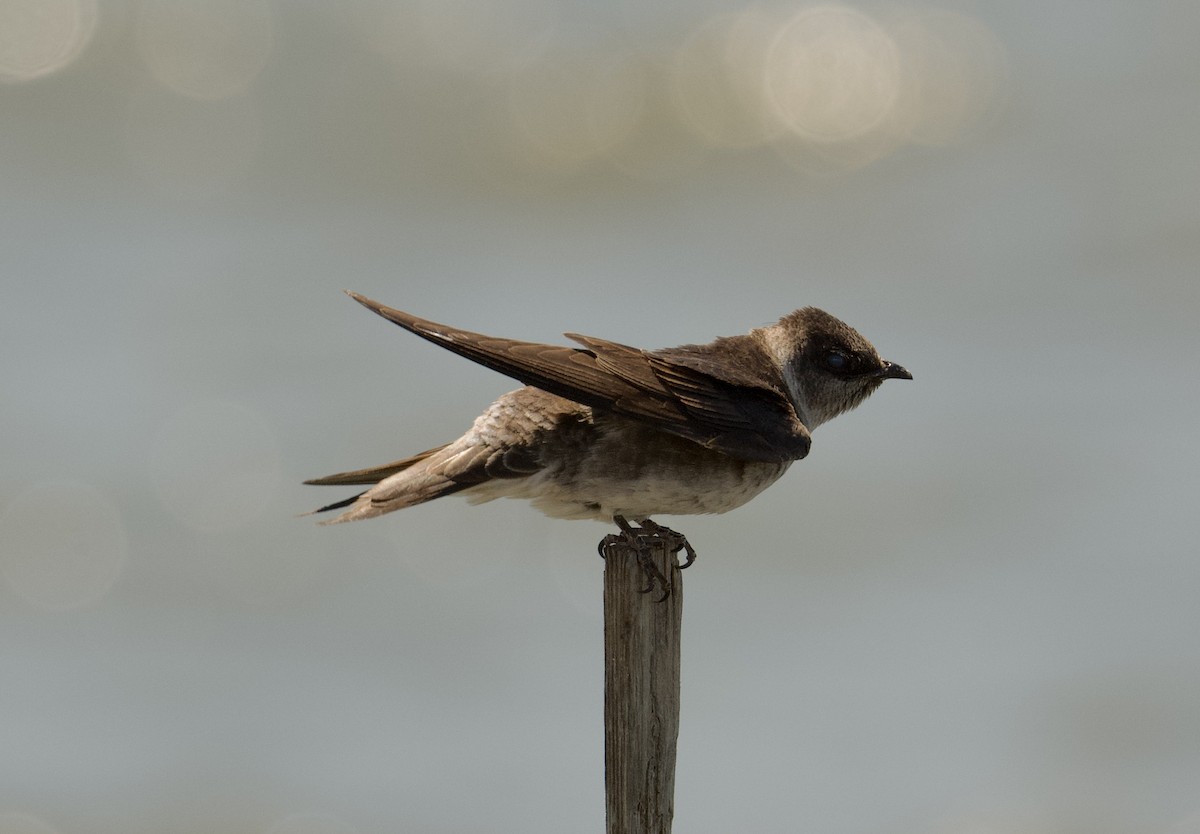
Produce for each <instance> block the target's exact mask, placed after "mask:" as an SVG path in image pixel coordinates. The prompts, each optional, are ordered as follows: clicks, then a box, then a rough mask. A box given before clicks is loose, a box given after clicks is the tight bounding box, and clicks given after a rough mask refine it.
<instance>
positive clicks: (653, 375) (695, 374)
mask: <svg viewBox="0 0 1200 834" xmlns="http://www.w3.org/2000/svg"><path fill="white" fill-rule="evenodd" d="M347 294H348V295H350V297H351V298H353V299H354V300H355V301H357V302H359V303H360V304H362V305H363V306H364V307H366V308H367V309H369V310H372V311H373V312H375V313H378V314H379V315H381V316H383V317H384V318H386V319H387V320H388V321H391V322H393V323H395V324H398V325H400V326H401V327H403V328H404V329H406V330H408V331H410V332H412V333H415V334H416V335H418V336H420V337H422V338H423V339H427V340H429V341H431V342H433V343H434V344H437V345H440V346H442V347H444V348H446V349H447V350H451V351H453V352H455V353H458V354H460V355H462V356H465V357H467V358H468V359H471V360H473V361H475V362H478V363H479V364H481V365H484V366H486V367H488V368H491V369H493V370H495V371H499V372H500V373H502V374H505V375H506V376H511V377H513V378H515V379H518V380H520V381H521V382H523V383H525V384H526V385H532V386H534V387H536V388H540V389H542V390H543V391H548V392H550V393H552V394H557V395H558V396H560V397H565V398H566V399H569V400H572V401H574V402H578V403H582V404H584V405H588V406H592V407H593V408H598V409H608V410H611V411H613V412H615V413H617V414H621V415H623V416H627V417H630V418H633V419H637V420H641V421H643V422H645V423H648V424H650V425H653V426H655V427H656V428H658V429H660V430H661V431H666V432H669V433H671V434H675V435H678V436H680V437H686V438H688V439H689V440H693V441H695V442H697V443H699V444H701V445H703V446H706V447H708V448H712V449H717V450H719V451H722V452H725V453H726V454H729V455H732V456H734V457H737V458H742V459H746V460H761V461H784V460H796V459H799V458H802V457H804V456H805V455H806V454H807V453H808V446H809V443H810V438H809V435H808V431H807V430H806V429H805V427H804V425H803V424H802V423H801V422H800V420H799V419H798V418H797V416H796V412H795V410H794V409H793V407H792V405H791V403H790V402H789V401H788V399H787V397H786V396H785V395H784V394H783V393H782V392H781V391H779V390H777V389H775V388H772V387H770V386H765V387H760V386H755V385H746V384H742V383H741V382H740V381H739V382H731V381H726V380H723V379H721V378H720V377H719V376H717V375H716V373H715V368H716V365H715V363H711V362H709V363H707V365H708V367H707V369H705V370H701V369H698V368H697V367H691V363H688V362H686V361H680V360H681V359H683V358H684V357H683V356H682V355H679V354H680V351H681V349H678V348H676V349H673V350H671V351H662V352H659V353H654V352H649V351H643V350H639V349H637V348H633V347H629V346H627V345H621V344H618V343H616V342H608V341H605V340H603V339H596V338H592V337H587V336H579V335H576V334H567V335H568V336H569V337H570V338H572V339H574V340H575V341H577V342H579V343H580V344H583V345H584V346H585V347H586V348H587V349H586V350H582V349H579V348H570V347H562V346H557V345H546V344H539V343H537V342H523V341H518V340H515V339H502V338H496V337H491V336H484V335H482V334H479V333H472V332H471V331H469V330H460V329H458V328H454V327H448V326H446V325H443V324H438V323H437V322H432V321H428V320H426V319H422V318H418V317H416V316H412V315H409V314H408V313H405V312H402V311H400V310H395V309H393V308H391V307H386V306H384V305H383V304H380V303H379V302H377V301H372V300H371V299H369V298H365V297H364V296H361V295H358V294H356V293H352V292H348V293H347ZM700 367H704V365H701V366H700Z"/></svg>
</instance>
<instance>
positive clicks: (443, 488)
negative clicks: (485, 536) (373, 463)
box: [305, 440, 489, 524]
mask: <svg viewBox="0 0 1200 834" xmlns="http://www.w3.org/2000/svg"><path fill="white" fill-rule="evenodd" d="M447 447H451V444H446V445H445V446H439V447H437V448H436V449H429V450H428V451H425V452H421V453H420V454H419V455H413V456H412V457H410V458H405V459H404V460H398V461H395V462H393V463H388V464H384V465H383V466H377V467H374V468H371V469H360V470H357V471H354V472H342V473H340V474H337V475H329V476H326V477H324V478H317V479H315V480H312V481H305V483H308V484H319V485H326V484H332V485H349V484H372V486H371V488H370V489H367V490H365V491H363V492H360V493H358V494H357V495H355V496H352V497H350V498H346V499H344V500H342V501H338V502H336V503H333V504H328V505H326V506H324V507H321V508H320V509H318V510H314V511H313V512H316V513H320V512H325V511H327V510H341V509H344V510H345V512H343V513H342V514H341V515H339V516H337V517H336V518H331V519H329V520H328V521H323V522H321V523H322V524H338V523H340V522H344V521H358V520H359V519H364V518H373V517H375V516H378V515H383V514H384V513H390V512H392V511H394V510H399V509H403V508H405V507H411V506H414V505H416V504H423V503H425V502H426V501H432V500H433V499H435V498H441V497H442V496H443V495H451V494H453V493H455V492H459V491H460V490H464V489H467V488H469V487H472V486H476V485H478V484H479V483H481V482H482V481H485V480H488V479H489V476H488V475H487V473H486V471H485V468H484V464H485V461H486V458H487V455H488V449H487V448H486V447H483V446H476V445H472V444H469V443H463V441H461V440H459V441H456V443H455V444H453V446H452V447H451V448H447Z"/></svg>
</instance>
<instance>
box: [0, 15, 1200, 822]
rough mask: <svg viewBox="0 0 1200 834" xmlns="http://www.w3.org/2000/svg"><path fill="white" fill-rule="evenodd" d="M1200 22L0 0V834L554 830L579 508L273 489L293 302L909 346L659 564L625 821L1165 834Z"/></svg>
mask: <svg viewBox="0 0 1200 834" xmlns="http://www.w3.org/2000/svg"><path fill="white" fill-rule="evenodd" d="M1198 37H1200V5H1198V4H1196V3H1194V2H1190V0H1147V2H1140V3H1127V2H1112V1H1106V0H1090V2H1060V3H1044V2H1040V0H1005V2H1001V1H1000V0H976V1H975V2H956V0H945V2H935V3H932V4H925V3H915V2H907V0H899V1H898V2H889V3H869V2H862V3H854V4H837V3H831V4H819V5H818V4H811V3H807V2H803V0H784V2H779V3H771V4H755V3H750V2H741V1H740V0H739V1H738V2H734V1H733V0H701V2H696V1H695V0H692V1H691V2H681V0H663V1H661V2H657V3H639V2H633V0H394V1H393V2H386V3H385V2H375V0H349V2H342V3H337V4H333V3H317V2H307V3H305V2H288V3H284V2H268V0H236V2H235V0H142V2H136V0H125V2H121V0H0V286H2V295H0V362H2V367H3V373H2V374H0V450H2V452H0V460H2V461H3V469H2V470H0V578H2V581H0V834H76V833H77V832H78V834H83V832H89V834H97V833H99V832H121V833H122V834H136V833H137V832H146V834H150V832H154V833H155V834H161V833H162V832H225V831H230V832H232V831H238V832H272V833H273V834H352V833H353V832H361V833H362V834H365V833H366V832H375V831H414V832H431V834H438V833H439V832H446V833H448V832H523V834H536V833H538V832H546V834H560V833H561V832H576V831H580V832H589V831H590V832H600V831H602V830H603V824H604V823H603V781H602V780H603V773H602V766H603V765H602V763H603V759H602V744H603V741H602V725H601V698H602V654H601V645H602V639H601V638H602V635H601V621H600V591H601V570H602V563H601V561H600V560H599V559H598V558H597V557H596V555H595V545H596V542H597V541H598V540H599V538H600V537H601V536H602V535H603V534H604V533H606V532H607V530H606V529H605V528H604V527H603V526H601V525H598V524H594V523H584V522H574V523H567V522H561V521H551V520H547V519H544V518H542V517H541V516H540V515H539V514H537V513H536V512H534V511H533V510H531V509H530V508H529V507H527V506H525V505H521V504H516V503H510V502H498V503H495V504H491V505H486V506H481V507H469V506H468V505H467V504H466V503H465V502H462V501H458V500H453V499H448V500H446V501H443V502H437V503H435V504H431V505H427V506H422V507H418V508H414V509H411V510H407V511H405V512H403V513H402V514H397V515H391V516H388V517H386V518H383V519H378V520H374V521H370V522H366V523H363V524H356V525H349V526H338V527H333V528H320V527H317V526H315V524H314V523H313V521H314V520H313V519H311V518H297V517H296V516H297V514H298V513H300V512H303V511H305V510H309V509H312V508H313V507H316V506H318V505H319V504H322V503H326V502H329V501H333V500H337V499H339V498H342V497H345V495H347V494H349V491H345V490H342V491H339V490H332V489H318V488H314V487H305V486H302V485H301V484H300V481H301V480H303V479H304V478H309V477H315V476H318V475H324V474H328V473H330V472H334V471H341V470H344V469H350V468H358V467H362V466H367V465H371V464H378V463H382V462H384V461H388V460H393V459H395V458H399V457H402V456H405V455H407V454H410V453H413V452H416V451H419V450H422V449H425V448H428V447H430V446H433V445H436V444H438V443H441V442H444V441H446V440H449V439H451V438H453V437H454V436H457V434H459V433H460V432H461V431H462V430H463V429H465V428H466V427H467V426H468V425H469V424H470V422H471V421H472V420H473V419H474V417H475V416H476V415H477V414H478V413H479V411H480V410H481V409H482V408H483V407H484V406H485V405H486V404H487V403H489V402H490V401H491V399H493V398H494V397H495V396H497V395H499V394H500V393H502V392H503V391H505V390H508V389H510V388H512V387H514V384H513V383H512V382H511V381H510V380H507V379H505V378H503V377H500V376H499V375H497V374H494V373H491V372H489V371H487V370H486V369H483V368H481V367H479V366H476V365H473V364H472V363H470V362H468V361H466V360H463V359H461V358H459V357H455V356H453V355H451V354H449V353H446V352H444V351H440V350H438V349H437V348H435V347H433V346H431V345H428V344H426V343H424V342H421V341H420V340H418V339H416V338H414V337H412V336H411V335H408V334H406V333H404V332H403V331H401V330H399V329H398V328H395V327H393V326H391V325H389V324H388V323H386V322H385V321H383V320H381V319H379V318H377V317H375V316H372V315H371V314H370V313H368V312H367V311H365V310H363V309H362V308H360V307H359V306H358V305H356V304H354V303H353V302H352V301H351V300H349V299H347V298H346V297H345V296H343V295H342V294H341V290H342V289H343V288H350V289H354V290H357V291H359V292H363V293H365V294H367V295H370V296H371V297H374V298H377V299H379V300H381V301H383V302H384V303H386V304H389V305H392V306H396V307H400V308H402V309H406V310H411V311H413V312H415V313H418V314H420V315H422V316H426V317H429V318H432V319H435V320H439V321H445V322H448V323H452V324H455V325H458V326H461V327H466V328H470V329H474V330H479V331H482V332H486V333H494V334H497V335H504V336H512V337H518V338H525V339H533V340H540V341H556V340H559V339H560V338H561V337H560V336H559V334H560V333H561V332H562V331H565V330H572V331H578V332H582V333H588V334H594V335H598V336H603V337H606V338H609V339H614V340H617V341H621V342H626V343H632V344H636V345H643V346H647V347H656V346H664V345H674V344H679V343H683V342H702V341H707V340H709V339H711V338H712V337H714V336H716V335H721V334H726V335H728V334H735V333H741V332H745V331H746V330H748V329H749V328H751V327H754V326H758V325H762V324H765V323H768V322H771V321H773V320H775V319H776V318H778V317H779V316H781V315H783V314H785V313H787V312H789V311H791V310H793V309H795V308H796V307H799V306H803V305H808V304H812V305H817V306H821V307H824V308H826V309H828V310H829V311H831V312H832V313H834V314H835V315H837V316H839V317H841V318H843V319H845V320H847V321H848V322H850V323H851V324H853V325H854V326H855V327H857V328H858V329H860V330H861V331H862V332H863V333H864V334H865V335H866V336H867V337H868V338H869V339H871V340H872V341H873V342H874V343H875V345H876V346H877V347H878V348H879V350H880V352H881V353H882V354H883V355H884V356H886V357H887V358H889V359H892V360H894V361H897V362H900V363H902V364H904V365H905V366H907V367H908V368H909V369H910V370H912V372H913V374H914V376H915V377H916V379H915V381H913V382H911V383H898V382H894V383H889V384H887V385H885V386H884V387H883V388H882V389H881V390H880V391H879V392H878V393H877V394H875V396H874V397H873V398H872V399H871V400H870V401H869V402H868V403H867V404H865V405H864V406H863V407H862V408H860V409H859V410H858V411H856V412H855V413H853V414H851V415H848V416H845V417H842V418H840V419H839V420H837V421H835V422H834V423H832V424H830V425H828V426H825V427H822V428H821V429H820V431H818V432H817V434H816V438H815V444H814V447H813V452H812V454H811V455H810V457H809V458H808V459H807V460H805V461H804V462H803V463H801V464H799V465H797V466H795V467H794V468H793V469H792V470H791V471H790V472H789V473H788V475H787V476H786V477H785V478H784V479H783V480H782V481H781V482H780V483H779V484H777V485H776V486H775V487H773V488H772V489H771V490H770V491H768V492H767V493H766V494H764V495H763V496H761V497H760V498H758V499H757V500H756V501H755V502H753V503H752V504H750V505H749V506H747V507H744V508H742V509H740V510H738V511H736V512H734V513H732V514H730V515H727V516H721V517H701V518H674V519H671V518H664V519H660V520H663V521H666V522H668V523H672V524H674V525H675V526H677V527H679V528H680V529H682V530H684V531H686V532H687V534H688V536H689V537H690V538H691V541H692V542H693V543H694V544H695V545H696V547H697V549H698V550H699V553H700V561H699V563H698V564H697V565H696V567H695V568H693V569H692V570H690V571H689V572H688V573H687V575H686V577H685V578H686V608H685V610H686V615H685V618H684V649H683V714H682V731H681V737H680V741H679V764H678V772H677V785H678V787H677V796H676V808H677V811H676V830H678V831H687V832H699V833H700V834H704V833H705V832H710V833H711V834H722V833H723V832H743V831H745V832H756V833H758V832H763V833H765V834H774V833H776V832H777V833H778V834H786V833H787V832H796V831H819V832H828V833H829V834H850V833H851V832H855V833H858V832H870V833H871V834H893V832H895V834H900V832H904V834H911V833H912V832H920V833H921V834H1075V833H1076V832H1078V833H1079V834H1083V832H1087V834H1126V832H1138V834H1147V832H1149V834H1196V832H1200V606H1198V605H1197V595H1198V593H1200V560H1198V559H1197V534H1198V533H1200V522H1198V521H1197V516H1198V512H1197V496H1200V444H1198V443H1197V441H1196V428H1195V426H1196V416H1195V415H1196V412H1197V409H1198V408H1200V385H1198V384H1197V381H1198V374H1197V367H1196V357H1197V355H1198V354H1200V328H1197V326H1196V318H1197V313H1198V312H1200V287H1198V283H1197V274H1198V267H1200V200H1198V199H1197V184H1198V175H1200V154H1198V153H1197V142H1198V138H1197V137H1198V136H1200V94H1198V90H1200V51H1197V49H1196V42H1197V38H1198Z"/></svg>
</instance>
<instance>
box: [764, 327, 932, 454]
mask: <svg viewBox="0 0 1200 834" xmlns="http://www.w3.org/2000/svg"><path fill="white" fill-rule="evenodd" d="M759 332H760V333H761V334H762V338H763V341H764V343H765V344H766V346H767V348H768V350H769V351H770V352H771V353H772V354H773V355H774V356H775V358H776V360H777V361H778V362H779V363H780V370H781V371H782V374H783V379H784V382H785V383H786V385H787V387H788V393H789V394H790V396H791V399H792V403H793V404H794V405H795V407H796V411H797V413H798V415H799V417H800V419H801V421H802V422H803V423H804V424H805V425H806V426H807V427H808V428H809V430H810V431H811V430H812V429H815V428H816V427H817V426H819V425H821V424H822V423H825V422H828V421H829V420H832V419H833V418H834V417H836V416H838V415H839V414H842V413H843V412H846V411H849V410H850V409H852V408H855V407H856V406H858V404H859V403H861V402H862V401H863V400H865V399H866V398H867V397H869V396H870V395H871V393H872V392H873V391H874V390H875V389H876V388H878V387H879V386H880V385H881V384H882V383H883V381H884V380H885V379H912V374H910V373H909V372H908V371H907V370H905V369H904V368H903V367H902V366H900V365H897V364H895V363H894V362H888V361H887V360H885V359H883V358H882V357H880V355H879V352H878V351H876V350H875V348H874V346H872V345H871V343H870V342H868V341H867V340H866V339H865V338H863V336H862V335H861V334H860V333H859V332H858V331H857V330H855V329H854V328H853V327H851V326H850V325H848V324H846V323H845V322H843V321H841V320H839V319H836V318H834V317H833V316H831V315H829V313H826V312H825V311H824V310H818V309H817V308H816V307H804V308H803V309H800V310H797V311H796V312H794V313H790V314H788V315H786V316H784V317H783V318H782V319H780V320H779V323H778V324H773V325H771V326H770V327H765V328H763V329H762V330H761V331H759Z"/></svg>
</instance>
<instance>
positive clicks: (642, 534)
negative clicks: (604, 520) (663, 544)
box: [599, 515, 678, 602]
mask: <svg viewBox="0 0 1200 834" xmlns="http://www.w3.org/2000/svg"><path fill="white" fill-rule="evenodd" d="M613 521H614V522H616V524H617V526H618V527H620V528H621V532H620V533H609V534H608V535H607V536H605V537H604V538H603V539H601V541H600V547H599V550H600V555H601V556H603V555H604V551H605V550H606V549H607V548H608V547H610V546H611V545H623V546H625V547H628V548H629V549H630V550H632V551H633V553H634V555H635V556H636V557H637V561H638V567H640V568H641V569H642V573H643V574H645V576H646V587H645V588H642V589H641V591H640V593H643V594H648V593H650V591H652V590H654V585H655V583H657V584H658V585H659V586H660V587H661V588H662V592H663V593H662V596H661V597H659V598H658V602H662V601H663V600H665V599H666V598H667V597H669V596H670V595H671V582H670V580H668V579H667V577H665V576H663V572H662V571H661V570H659V569H658V565H656V564H655V563H654V559H653V557H652V556H651V555H650V543H651V541H652V540H654V539H658V538H660V537H659V535H658V533H657V532H656V531H655V530H653V529H647V528H646V527H636V528H635V527H634V526H632V525H631V524H630V523H629V522H628V521H626V520H625V519H624V517H622V516H619V515H615V516H613ZM656 526H657V525H656ZM667 546H668V547H670V546H671V544H670V542H669V540H668V545H667ZM676 550H678V548H676V549H675V550H672V553H674V552H676Z"/></svg>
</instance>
